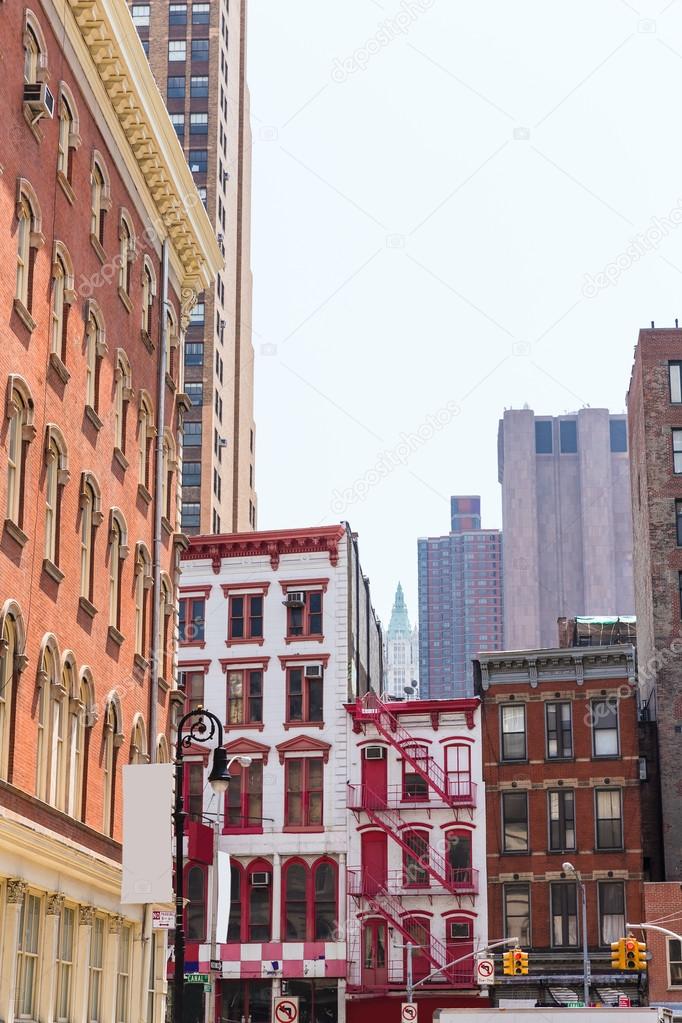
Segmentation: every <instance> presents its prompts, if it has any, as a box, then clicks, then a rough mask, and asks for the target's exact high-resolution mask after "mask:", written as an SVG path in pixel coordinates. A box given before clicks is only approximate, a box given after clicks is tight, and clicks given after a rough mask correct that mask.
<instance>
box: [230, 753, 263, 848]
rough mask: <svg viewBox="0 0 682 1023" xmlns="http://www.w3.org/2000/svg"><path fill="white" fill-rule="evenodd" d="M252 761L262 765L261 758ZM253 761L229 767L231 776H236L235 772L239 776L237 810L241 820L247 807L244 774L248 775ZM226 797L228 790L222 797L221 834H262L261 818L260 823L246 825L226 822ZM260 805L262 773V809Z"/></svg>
mask: <svg viewBox="0 0 682 1023" xmlns="http://www.w3.org/2000/svg"><path fill="white" fill-rule="evenodd" d="M253 763H259V764H261V765H263V766H264V761H263V759H260V760H254V761H253ZM253 763H252V764H250V765H249V766H248V767H241V765H239V764H237V765H233V766H232V767H231V768H230V771H231V773H232V775H233V776H235V777H236V776H237V774H238V776H239V811H240V818H241V820H244V817H245V811H246V809H247V807H248V793H247V791H246V790H245V788H244V775H245V774H246V775H247V776H248V772H249V771H250V770H251V768H252V767H253ZM228 791H229V790H228ZM227 798H228V792H226V793H225V795H224V797H223V801H224V805H223V822H224V823H223V828H222V833H223V835H262V834H263V821H262V820H261V822H260V824H253V825H248V826H247V827H239V825H235V824H228V822H227V815H228V807H227ZM262 806H263V787H262V775H261V809H262Z"/></svg>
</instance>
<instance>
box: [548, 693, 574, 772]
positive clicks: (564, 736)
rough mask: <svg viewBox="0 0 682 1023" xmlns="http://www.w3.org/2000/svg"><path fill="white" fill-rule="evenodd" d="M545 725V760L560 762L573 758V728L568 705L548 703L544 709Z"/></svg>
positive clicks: (569, 705)
mask: <svg viewBox="0 0 682 1023" xmlns="http://www.w3.org/2000/svg"><path fill="white" fill-rule="evenodd" d="M545 722H546V725H547V759H548V760H561V759H565V758H566V757H572V756H573V728H572V721H571V704H570V703H548V704H547V705H546V707H545Z"/></svg>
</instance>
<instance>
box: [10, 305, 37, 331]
mask: <svg viewBox="0 0 682 1023" xmlns="http://www.w3.org/2000/svg"><path fill="white" fill-rule="evenodd" d="M14 312H15V313H16V314H17V316H18V317H19V319H20V320H21V322H22V323H23V324H24V326H25V327H26V329H27V330H28V331H30V333H31V334H32V333H33V331H34V330H35V329H36V321H35V320H34V319H33V317H32V316H31V314H30V313H29V311H28V309H27V308H26V306H25V305H24V303H23V302H22V301H21V300H20V299H18V298H15V299H14Z"/></svg>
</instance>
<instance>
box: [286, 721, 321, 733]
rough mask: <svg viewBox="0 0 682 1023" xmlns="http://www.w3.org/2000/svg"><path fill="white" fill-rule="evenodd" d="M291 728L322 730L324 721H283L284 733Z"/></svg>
mask: <svg viewBox="0 0 682 1023" xmlns="http://www.w3.org/2000/svg"><path fill="white" fill-rule="evenodd" d="M292 728H324V721H285V722H284V731H285V732H288V731H289V730H290V729H292Z"/></svg>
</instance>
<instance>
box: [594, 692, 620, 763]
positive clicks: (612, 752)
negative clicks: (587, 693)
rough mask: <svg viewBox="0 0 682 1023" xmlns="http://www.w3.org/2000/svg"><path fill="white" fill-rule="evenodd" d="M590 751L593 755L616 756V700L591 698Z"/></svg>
mask: <svg viewBox="0 0 682 1023" xmlns="http://www.w3.org/2000/svg"><path fill="white" fill-rule="evenodd" d="M590 713H591V718H592V752H593V755H594V756H595V757H617V756H618V750H619V746H618V701H617V700H616V699H613V698H611V699H607V700H592V703H591V706H590Z"/></svg>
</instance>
